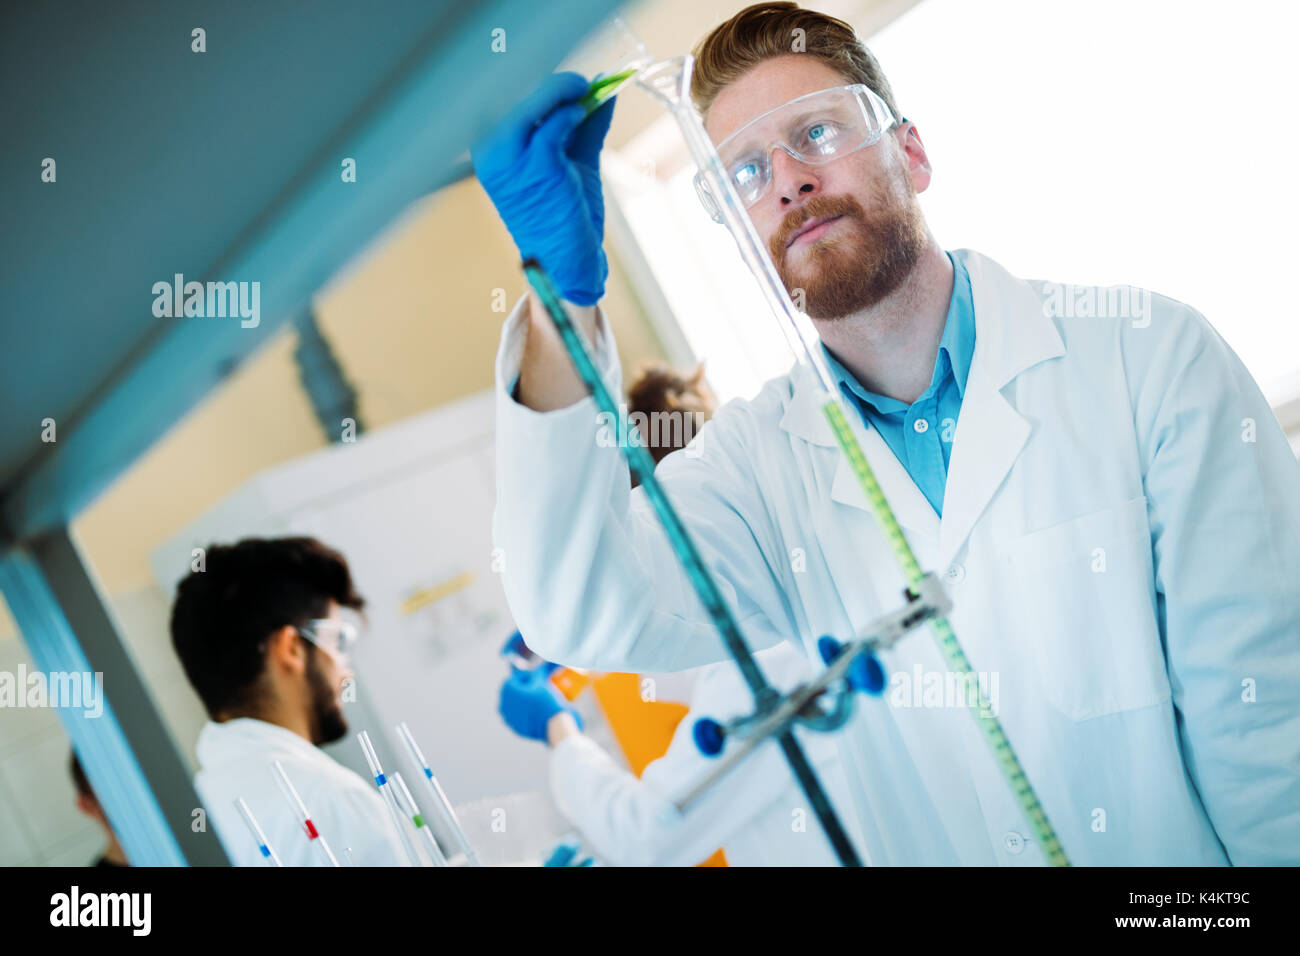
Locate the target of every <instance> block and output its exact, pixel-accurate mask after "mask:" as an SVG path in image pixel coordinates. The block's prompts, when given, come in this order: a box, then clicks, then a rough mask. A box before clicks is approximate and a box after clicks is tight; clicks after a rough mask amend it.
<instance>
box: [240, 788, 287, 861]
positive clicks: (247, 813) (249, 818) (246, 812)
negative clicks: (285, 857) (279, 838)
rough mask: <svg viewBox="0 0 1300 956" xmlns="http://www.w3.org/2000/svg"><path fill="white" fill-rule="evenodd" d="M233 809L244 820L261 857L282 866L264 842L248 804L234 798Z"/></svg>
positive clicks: (263, 834) (277, 857) (264, 838)
mask: <svg viewBox="0 0 1300 956" xmlns="http://www.w3.org/2000/svg"><path fill="white" fill-rule="evenodd" d="M235 809H236V810H238V811H239V815H240V816H241V817H243V818H244V823H246V824H247V825H248V831H249V832H250V833H252V834H253V841H254V842H255V843H256V844H257V848H258V849H259V850H261V851H262V856H264V857H266V858H267V859H268V860H270V861H271V862H272V863H273V864H275V865H276V866H284V864H283V863H281V862H280V857H279V856H277V855H276V852H275V850H273V849H272V848H271V844H270V843H268V842H266V834H265V833H263V832H262V828H261V827H260V826H258V825H257V818H256V817H254V816H253V811H252V810H250V809H248V804H246V803H245V802H244V798H243V797H235Z"/></svg>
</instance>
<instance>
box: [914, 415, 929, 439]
mask: <svg viewBox="0 0 1300 956" xmlns="http://www.w3.org/2000/svg"><path fill="white" fill-rule="evenodd" d="M912 427H913V428H915V429H916V433H917V434H918V435H924V434H925V433H926V432H928V431H929V430H930V423H929V422H927V421H926V420H925V419H924V418H918V419H917V420H916V421H914V422H912Z"/></svg>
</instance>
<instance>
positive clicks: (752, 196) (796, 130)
mask: <svg viewBox="0 0 1300 956" xmlns="http://www.w3.org/2000/svg"><path fill="white" fill-rule="evenodd" d="M897 125H898V120H896V119H895V118H894V114H893V113H892V112H891V111H890V109H889V107H888V106H886V105H885V101H884V100H882V99H881V98H880V97H879V96H877V95H876V94H875V93H874V92H872V91H871V89H870V88H868V87H867V86H865V85H863V84H861V83H854V84H852V85H850V86H835V87H832V88H831V89H829V90H818V91H817V92H816V93H808V94H806V95H804V96H800V97H796V98H795V99H793V100H791V101H790V102H788V103H783V104H782V105H780V106H778V107H776V108H775V109H770V110H768V111H767V112H766V113H762V114H760V115H758V116H756V117H754V119H752V120H750V121H749V122H748V123H746V124H745V125H744V126H742V127H741V128H740V129H738V130H736V131H735V132H734V133H732V134H731V135H730V136H728V137H727V138H726V139H724V140H723V141H722V142H721V143H719V144H718V156H719V157H720V158H721V159H722V166H723V168H724V169H725V170H726V171H727V175H728V176H729V177H730V179H731V183H732V185H733V186H735V187H736V193H737V194H738V195H739V196H740V201H741V202H742V203H744V205H745V208H746V209H748V208H749V207H750V206H752V205H754V203H756V202H758V201H759V200H760V199H762V198H763V196H765V195H766V194H767V191H768V189H769V188H770V187H771V185H772V151H773V150H774V149H783V150H785V151H786V152H787V153H789V154H790V155H791V156H792V157H794V158H795V159H797V160H799V162H801V163H807V164H809V165H812V166H820V165H822V164H824V163H829V162H831V161H832V160H836V159H839V158H840V157H842V156H847V155H848V154H849V153H853V152H857V151H858V150H860V149H866V148H867V147H868V146H874V145H876V143H878V142H880V139H881V137H882V136H884V135H885V133H886V132H888V131H889V130H891V129H893V128H894V127H895V126H897ZM695 191H696V193H698V195H699V197H700V202H702V203H703V204H704V208H705V209H706V210H708V213H709V215H710V216H712V217H713V221H714V222H722V213H721V211H720V208H719V203H718V201H717V199H716V198H715V197H714V196H713V193H712V190H711V189H710V188H709V185H708V183H707V182H706V181H705V179H704V174H703V173H697V174H696V176H695Z"/></svg>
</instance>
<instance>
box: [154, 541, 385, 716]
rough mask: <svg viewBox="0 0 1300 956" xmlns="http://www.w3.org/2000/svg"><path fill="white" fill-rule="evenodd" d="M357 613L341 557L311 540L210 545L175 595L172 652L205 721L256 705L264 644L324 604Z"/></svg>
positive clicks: (322, 612) (360, 603)
mask: <svg viewBox="0 0 1300 956" xmlns="http://www.w3.org/2000/svg"><path fill="white" fill-rule="evenodd" d="M331 600H333V601H335V602H337V603H338V604H339V605H340V606H341V607H347V608H353V609H355V610H358V611H359V610H361V608H363V607H364V606H365V601H364V600H363V599H362V598H361V596H360V595H359V594H357V592H356V590H355V589H354V588H353V585H352V574H351V572H350V571H349V570H348V563H347V561H346V560H344V558H343V555H341V554H339V553H338V552H337V551H335V550H334V549H332V548H329V547H327V546H326V545H324V544H321V543H320V542H319V541H317V540H316V539H315V538H246V539H244V540H243V541H240V542H239V543H237V544H233V545H221V544H214V545H210V546H209V547H208V548H207V549H206V555H205V568H204V570H202V571H195V572H191V574H190V575H189V576H188V577H187V578H185V580H183V581H182V582H181V583H180V585H179V586H178V587H177V589H176V602H175V604H173V605H172V617H171V634H172V646H173V647H174V648H176V654H177V656H178V657H180V660H181V665H182V666H183V667H184V669H185V676H186V677H188V678H189V681H190V684H192V685H193V687H194V690H195V691H197V692H198V695H199V698H200V699H201V700H202V701H203V706H204V707H205V708H206V709H207V711H208V715H209V716H211V717H213V718H215V717H216V716H217V715H218V714H220V713H221V712H223V711H228V710H231V709H240V710H246V709H249V708H251V707H253V706H255V705H256V703H257V699H256V698H257V686H258V683H259V681H260V678H261V676H262V673H263V669H264V667H265V663H266V648H265V646H264V642H265V641H266V639H267V638H268V637H270V635H272V634H274V633H275V632H276V631H278V630H280V629H281V628H283V627H304V626H306V624H307V622H308V621H310V620H312V619H313V618H320V617H325V616H326V615H327V614H328V613H329V602H330V601H331Z"/></svg>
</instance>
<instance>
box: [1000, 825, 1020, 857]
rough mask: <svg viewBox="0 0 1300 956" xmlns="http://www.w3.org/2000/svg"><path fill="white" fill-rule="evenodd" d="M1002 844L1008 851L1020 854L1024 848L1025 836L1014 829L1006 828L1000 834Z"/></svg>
mask: <svg viewBox="0 0 1300 956" xmlns="http://www.w3.org/2000/svg"><path fill="white" fill-rule="evenodd" d="M1002 845H1003V846H1005V847H1006V848H1007V852H1008V853H1015V854H1020V853H1023V852H1024V850H1025V838H1024V837H1022V836H1021V835H1020V834H1019V833H1017V832H1016V831H1015V830H1008V831H1007V832H1006V833H1004V834H1002Z"/></svg>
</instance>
